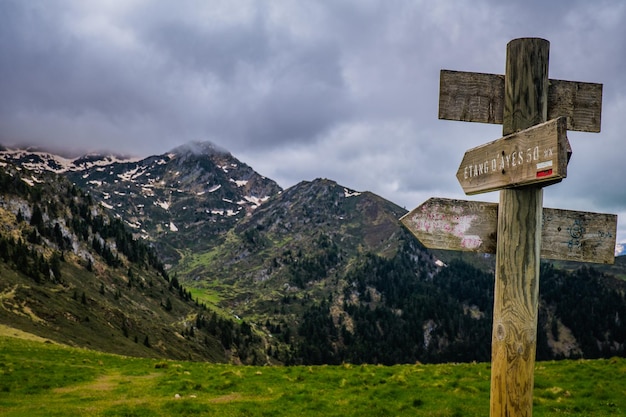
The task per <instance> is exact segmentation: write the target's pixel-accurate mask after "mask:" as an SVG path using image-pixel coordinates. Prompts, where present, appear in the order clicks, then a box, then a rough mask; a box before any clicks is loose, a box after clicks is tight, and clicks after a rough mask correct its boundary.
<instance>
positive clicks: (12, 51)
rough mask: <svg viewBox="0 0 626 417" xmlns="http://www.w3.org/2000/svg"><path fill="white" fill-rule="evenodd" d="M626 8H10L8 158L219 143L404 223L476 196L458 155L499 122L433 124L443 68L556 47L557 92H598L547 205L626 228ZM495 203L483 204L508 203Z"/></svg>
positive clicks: (42, 1)
mask: <svg viewBox="0 0 626 417" xmlns="http://www.w3.org/2000/svg"><path fill="white" fill-rule="evenodd" d="M624 22H626V2H623V1H621V0H612V1H603V0H597V1H589V0H584V1H565V0H562V1H552V2H551V1H546V0H541V1H537V0H522V1H503V0H472V1H447V0H437V1H419V0H415V1H402V0H380V1H377V0H352V1H347V0H346V1H343V0H328V1H319V0H311V1H307V0H294V1H287V0H285V1H269V0H268V1H263V0H253V1H245V0H236V1H235V0H225V1H219V0H197V1H183V0H181V1H169V0H163V1H148V0H90V1H84V0H74V1H72V0H29V1H23V0H0V94H1V96H0V143H2V144H4V145H17V144H19V145H22V144H29V145H38V146H42V147H45V148H48V149H51V150H57V151H58V150H64V151H70V152H72V153H74V154H80V153H85V152H88V151H104V150H108V151H115V152H117V153H125V154H130V155H134V156H149V155H155V154H161V153H165V152H167V151H168V150H171V149H172V148H174V147H176V146H178V145H181V144H183V143H186V142H190V141H198V140H201V141H204V140H208V141H211V142H213V143H215V144H217V145H219V146H221V147H223V148H225V149H227V150H229V151H230V152H232V153H233V155H234V156H235V157H237V158H239V159H240V160H241V161H243V162H245V163H247V164H249V165H250V166H252V167H253V168H254V169H255V170H257V171H258V172H260V173H261V174H263V175H265V176H267V177H269V178H272V179H274V180H275V181H277V182H278V183H279V184H280V185H281V186H282V187H284V188H287V187H290V186H292V185H294V184H296V183H298V182H300V181H302V180H312V179H315V178H319V177H325V178H330V179H333V180H335V181H337V182H339V183H340V184H342V185H344V186H346V187H349V188H352V189H355V190H358V191H365V190H368V191H373V192H375V193H377V194H379V195H381V196H382V197H385V198H387V199H389V200H391V201H393V202H395V203H397V204H399V205H401V206H403V207H405V208H407V209H412V208H414V207H416V206H417V205H419V204H421V203H422V202H424V201H425V200H427V199H428V198H430V197H433V196H436V197H448V198H467V197H465V195H464V193H463V191H462V189H461V187H460V185H459V184H458V181H457V180H456V177H455V174H456V170H457V168H458V166H459V164H460V162H461V159H462V157H463V153H464V152H465V151H466V150H467V149H470V148H472V147H475V146H478V145H481V144H483V143H486V142H489V141H492V140H495V139H497V138H499V137H500V136H501V134H502V126H500V125H483V124H478V123H464V122H452V121H442V120H438V118H437V109H438V92H439V71H440V70H441V69H443V68H445V69H452V70H462V71H476V72H486V73H499V74H503V73H504V66H505V54H506V45H507V43H508V42H509V41H510V40H512V39H514V38H519V37H541V38H545V39H547V40H549V41H550V78H557V79H564V80H574V81H586V82H597V83H602V84H603V85H604V97H603V113H602V132H601V133H578V132H570V133H568V137H569V139H570V142H571V145H572V148H573V156H572V160H571V162H570V164H569V167H568V178H566V179H565V180H564V181H563V182H562V183H560V184H557V185H553V186H550V187H548V188H546V189H545V191H544V205H545V206H547V207H555V208H563V209H571V210H585V211H596V212H604V213H615V214H619V215H621V217H622V219H620V226H619V229H620V231H619V233H618V238H619V240H622V241H623V240H626V187H625V186H624V180H625V179H626V140H625V138H624V135H623V134H621V133H620V132H621V130H622V127H621V126H620V125H621V123H622V122H623V121H625V119H626V117H625V116H626V25H625V24H624ZM497 198H498V193H497V192H496V193H488V194H483V195H479V196H474V197H472V198H471V199H474V200H487V201H497Z"/></svg>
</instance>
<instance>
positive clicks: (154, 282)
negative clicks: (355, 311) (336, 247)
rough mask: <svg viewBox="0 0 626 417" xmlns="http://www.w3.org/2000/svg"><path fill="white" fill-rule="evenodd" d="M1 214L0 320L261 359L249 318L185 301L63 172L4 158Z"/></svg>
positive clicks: (112, 340) (152, 256) (77, 335)
mask: <svg viewBox="0 0 626 417" xmlns="http://www.w3.org/2000/svg"><path fill="white" fill-rule="evenodd" d="M0 219H1V224H2V226H1V227H0V277H1V280H0V323H3V324H5V325H9V326H13V327H16V328H19V329H22V330H25V331H28V332H30V333H33V334H36V335H38V336H41V337H45V338H47V339H49V340H52V341H55V342H58V343H64V344H68V345H72V346H79V347H87V348H92V349H96V350H101V351H106V352H113V353H119V354H127V355H136V356H148V357H158V358H169V359H194V360H211V361H217V362H226V361H234V362H240V361H243V362H248V363H250V362H257V363H266V362H267V361H266V360H265V359H264V354H263V352H264V349H263V347H262V340H261V339H260V338H258V337H257V336H255V335H253V334H252V332H251V331H250V327H249V326H248V325H247V324H245V323H236V322H234V321H233V320H230V319H226V318H224V317H223V316H221V315H217V314H216V313H215V312H212V311H209V310H207V309H206V307H204V306H202V305H200V304H198V303H197V302H195V301H193V300H192V296H191V293H190V292H189V291H188V290H187V289H185V288H184V287H183V286H182V285H181V284H180V283H179V282H178V281H177V280H176V279H175V278H171V279H170V277H169V276H168V274H167V272H166V271H165V269H164V265H163V264H162V262H161V261H160V260H159V258H158V256H157V254H156V252H155V251H154V249H152V248H151V247H149V246H147V245H146V244H145V243H144V242H143V241H141V240H137V239H135V238H133V236H132V234H131V233H130V232H129V231H128V229H127V228H126V227H125V226H124V223H123V222H122V221H121V220H120V219H116V218H114V217H111V216H110V215H109V214H107V213H106V212H105V210H104V209H103V207H102V206H100V205H99V204H98V203H96V202H95V201H94V200H93V198H92V197H91V196H90V195H89V194H86V193H85V192H84V191H82V190H81V189H79V188H78V187H76V186H75V185H74V184H72V183H70V182H69V181H68V180H67V179H65V178H64V177H60V176H59V175H58V174H54V173H51V172H47V171H39V172H35V171H30V170H27V169H25V168H24V167H23V166H15V165H12V164H8V163H5V164H3V166H1V167H0ZM259 352H260V353H259Z"/></svg>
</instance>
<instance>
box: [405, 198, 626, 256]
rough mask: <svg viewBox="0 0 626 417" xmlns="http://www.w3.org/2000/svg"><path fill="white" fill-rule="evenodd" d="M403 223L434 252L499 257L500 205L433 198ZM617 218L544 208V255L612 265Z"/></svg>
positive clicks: (542, 253)
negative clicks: (444, 250) (467, 253)
mask: <svg viewBox="0 0 626 417" xmlns="http://www.w3.org/2000/svg"><path fill="white" fill-rule="evenodd" d="M400 221H401V222H402V224H404V226H405V227H406V228H407V229H408V230H410V231H411V233H413V235H415V237H417V239H419V241H420V242H422V244H423V245H424V246H426V247H427V248H430V249H446V250H458V251H470V252H480V253H492V254H493V253H496V242H497V235H498V204H497V203H486V202H481V201H466V200H453V199H446V198H431V199H429V200H428V201H426V202H424V203H423V204H421V205H420V206H419V207H417V208H415V209H414V210H413V211H411V212H410V213H408V214H406V215H405V216H403V217H402V218H401V219H400ZM616 233H617V216H616V215H614V214H602V213H590V212H583V211H572V210H560V209H552V208H544V209H543V223H542V228H541V257H542V258H543V259H559V260H565V261H578V262H592V263H601V264H612V263H613V262H614V261H615V239H616Z"/></svg>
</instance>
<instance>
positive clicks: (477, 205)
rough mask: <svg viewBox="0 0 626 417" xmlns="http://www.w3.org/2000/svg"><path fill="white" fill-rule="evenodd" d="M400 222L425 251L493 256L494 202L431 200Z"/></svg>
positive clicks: (496, 218) (495, 221)
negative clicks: (487, 254) (428, 249)
mask: <svg viewBox="0 0 626 417" xmlns="http://www.w3.org/2000/svg"><path fill="white" fill-rule="evenodd" d="M400 221H401V222H402V224H403V225H404V226H405V227H406V228H407V229H408V230H409V231H410V232H411V233H413V235H414V236H415V237H417V239H418V240H419V241H420V242H421V243H422V244H423V245H424V246H426V247H427V248H430V249H445V250H459V251H470V252H479V253H496V240H497V228H498V205H497V204H496V203H484V202H480V201H466V200H452V199H446V198H431V199H429V200H428V201H426V202H424V203H423V204H421V205H420V206H419V207H417V208H415V209H414V210H412V211H411V212H410V213H407V214H406V215H404V216H403V217H402V218H401V219H400Z"/></svg>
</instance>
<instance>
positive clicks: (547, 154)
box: [456, 117, 571, 194]
mask: <svg viewBox="0 0 626 417" xmlns="http://www.w3.org/2000/svg"><path fill="white" fill-rule="evenodd" d="M566 124H567V119H566V118H565V117H559V118H557V119H554V120H550V121H549V122H545V123H542V124H539V125H536V126H533V127H530V128H528V129H526V130H522V131H521V132H517V133H514V134H512V135H509V136H506V137H503V138H500V139H498V140H495V141H493V142H489V143H487V144H485V145H481V146H478V147H476V148H473V149H470V150H468V151H467V152H465V156H464V157H463V161H462V162H461V166H460V167H459V170H458V171H457V174H456V177H457V179H458V180H459V183H460V184H461V187H463V191H465V193H466V194H478V193H484V192H488V191H494V190H500V189H503V188H510V187H518V186H521V185H530V184H538V183H546V182H550V183H554V182H558V181H561V180H562V179H563V178H565V177H567V163H568V162H569V156H570V155H571V148H570V146H569V141H568V140H567V129H566Z"/></svg>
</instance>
